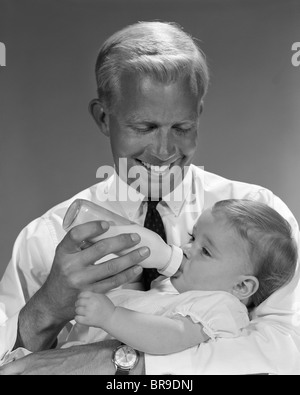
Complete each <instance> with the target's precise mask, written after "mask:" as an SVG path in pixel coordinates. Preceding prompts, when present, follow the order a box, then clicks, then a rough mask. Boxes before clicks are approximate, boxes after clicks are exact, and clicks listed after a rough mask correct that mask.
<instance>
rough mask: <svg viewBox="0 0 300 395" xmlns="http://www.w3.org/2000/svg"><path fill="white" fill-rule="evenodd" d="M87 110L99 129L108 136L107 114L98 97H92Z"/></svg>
mask: <svg viewBox="0 0 300 395" xmlns="http://www.w3.org/2000/svg"><path fill="white" fill-rule="evenodd" d="M89 112H90V114H91V116H92V117H93V118H94V121H95V122H96V124H97V125H98V127H99V129H100V131H101V132H102V133H103V134H104V135H105V136H107V137H108V136H109V116H108V111H107V110H106V108H105V106H104V105H102V103H101V102H100V101H99V100H98V99H93V100H91V101H90V103H89Z"/></svg>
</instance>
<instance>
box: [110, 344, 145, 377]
mask: <svg viewBox="0 0 300 395" xmlns="http://www.w3.org/2000/svg"><path fill="white" fill-rule="evenodd" d="M112 361H113V363H114V365H115V367H116V375H126V374H129V372H130V370H132V369H134V368H135V366H136V365H137V363H138V361H139V352H138V351H136V350H135V349H134V348H132V347H130V346H127V345H126V344H121V345H119V346H118V347H117V348H116V349H115V350H114V351H113V355H112Z"/></svg>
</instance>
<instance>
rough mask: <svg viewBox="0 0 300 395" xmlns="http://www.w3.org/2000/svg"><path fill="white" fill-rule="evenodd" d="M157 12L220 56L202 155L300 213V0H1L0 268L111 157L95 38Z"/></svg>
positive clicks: (213, 58) (214, 59)
mask: <svg viewBox="0 0 300 395" xmlns="http://www.w3.org/2000/svg"><path fill="white" fill-rule="evenodd" d="M154 19H158V20H163V21H164V20H167V21H175V22H178V23H180V24H181V25H182V26H183V27H184V28H185V30H187V31H188V32H190V33H191V34H192V35H194V36H196V37H198V38H200V39H201V41H202V49H203V50H204V51H205V53H206V55H207V58H208V61H209V64H210V69H211V84H210V90H209V94H208V96H207V98H206V102H205V111H204V114H203V117H202V128H201V144H200V146H199V149H198V152H197V155H196V157H195V161H194V163H195V164H196V165H202V166H204V167H205V169H206V170H208V171H212V172H216V173H218V174H220V175H222V176H225V177H227V178H232V179H236V180H240V181H246V182H251V183H255V184H260V185H263V186H266V187H268V188H270V189H271V190H273V192H275V193H276V194H277V195H278V196H280V197H281V198H282V199H283V200H284V201H285V202H286V203H287V204H288V206H289V207H290V208H291V210H292V211H293V213H294V214H295V216H296V218H297V219H298V220H299V219H300V206H299V197H300V186H299V177H298V174H299V169H300V155H299V151H300V131H299V129H300V111H299V110H300V108H299V107H300V106H299V103H300V67H294V66H293V65H292V63H291V57H292V51H291V47H292V44H293V43H294V42H299V41H300V1H299V0H295V1H292V0H263V1H262V0H194V1H192V0H180V1H179V0H159V1H156V0H136V1H133V0H107V1H105V0H81V1H80V0H6V1H5V0H0V42H3V43H5V45H6V49H7V65H6V67H0V136H1V139H0V204H1V207H0V236H1V237H0V277H1V276H2V274H3V271H4V269H5V267H6V265H7V263H8V261H9V258H10V254H11V249H12V246H13V243H14V240H15V238H16V237H17V235H18V233H19V231H20V230H21V229H22V228H23V227H24V226H25V225H26V224H27V223H28V222H30V221H31V220H33V219H35V218H36V217H38V216H40V215H41V214H42V213H44V212H45V211H46V210H47V209H49V208H50V207H52V206H53V205H55V204H57V203H59V202H61V201H63V200H65V199H67V198H69V197H71V196H72V195H73V194H75V193H76V192H79V191H80V190H82V189H84V188H86V187H88V186H89V185H92V184H94V183H96V182H97V179H96V170H97V168H98V167H99V166H101V165H104V164H112V160H111V155H110V148H109V144H108V140H106V139H105V138H104V136H102V135H100V132H98V130H97V128H96V126H95V124H94V123H93V120H92V119H91V118H90V116H89V114H88V110H87V106H88V102H89V100H90V99H91V98H93V97H95V92H96V89H95V82H94V74H93V69H94V61H95V58H96V54H97V50H98V48H99V46H100V44H101V43H102V42H103V40H104V39H105V38H106V37H108V36H109V35H110V34H112V33H113V32H114V31H116V30H117V29H120V28H122V27H124V26H125V25H127V24H129V23H133V22H136V21H138V20H154Z"/></svg>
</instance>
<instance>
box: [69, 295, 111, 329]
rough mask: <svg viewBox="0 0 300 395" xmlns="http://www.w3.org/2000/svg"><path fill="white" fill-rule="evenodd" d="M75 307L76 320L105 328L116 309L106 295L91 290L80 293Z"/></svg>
mask: <svg viewBox="0 0 300 395" xmlns="http://www.w3.org/2000/svg"><path fill="white" fill-rule="evenodd" d="M75 307H76V316H75V320H76V322H78V324H83V325H88V326H94V327H96V328H103V326H104V323H105V322H106V323H107V321H108V320H109V318H110V317H111V316H112V314H113V312H114V310H115V306H114V304H113V303H112V302H111V300H110V299H109V298H108V297H107V296H106V295H103V294H96V293H94V292H90V291H84V292H81V293H80V294H79V296H78V299H77V302H76V303H75Z"/></svg>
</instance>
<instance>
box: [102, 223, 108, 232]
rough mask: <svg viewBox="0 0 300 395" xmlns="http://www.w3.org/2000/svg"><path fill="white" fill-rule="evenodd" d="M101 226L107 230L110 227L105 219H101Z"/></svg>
mask: <svg viewBox="0 0 300 395" xmlns="http://www.w3.org/2000/svg"><path fill="white" fill-rule="evenodd" d="M101 227H102V229H103V230H107V229H108V228H109V225H108V223H107V222H105V221H101Z"/></svg>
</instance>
